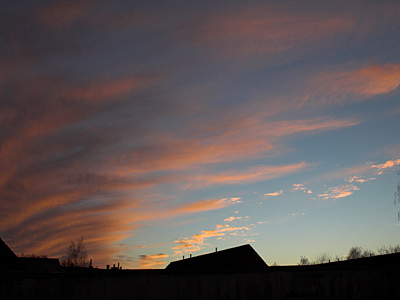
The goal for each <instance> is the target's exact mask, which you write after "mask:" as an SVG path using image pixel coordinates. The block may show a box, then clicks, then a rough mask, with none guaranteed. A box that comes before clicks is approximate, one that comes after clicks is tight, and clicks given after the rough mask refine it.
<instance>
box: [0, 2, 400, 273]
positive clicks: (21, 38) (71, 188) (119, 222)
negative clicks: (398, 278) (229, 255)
mask: <svg viewBox="0 0 400 300" xmlns="http://www.w3.org/2000/svg"><path fill="white" fill-rule="evenodd" d="M0 13H1V18H0V20H1V21H0V22H1V26H0V28H1V29H0V30H1V41H2V45H3V47H2V49H1V50H0V53H1V54H0V66H1V68H0V86H1V89H0V90H1V92H0V93H1V98H0V99H1V100H0V122H1V124H2V127H1V128H2V129H1V135H0V143H1V144H0V147H1V148H0V153H1V154H0V160H1V163H0V170H1V172H0V174H1V175H0V176H1V177H0V194H1V197H0V198H1V199H0V205H1V208H2V209H1V211H0V216H1V218H0V236H1V237H2V238H3V239H4V240H5V241H6V242H7V243H8V244H9V245H10V247H11V248H12V249H13V250H14V251H15V252H16V253H22V252H23V253H36V254H47V255H49V256H54V257H61V256H62V255H63V254H64V253H65V249H66V248H67V247H68V244H69V243H70V241H71V240H77V239H79V238H80V237H81V236H83V237H84V240H85V244H86V246H87V248H88V251H89V255H90V257H91V258H92V259H93V261H94V265H97V266H99V267H104V266H105V265H106V264H113V263H117V262H120V263H121V264H122V265H123V266H124V267H126V268H163V267H165V266H166V265H167V264H168V262H170V261H173V260H176V259H179V258H180V257H181V256H182V255H189V254H193V255H199V254H202V253H207V252H210V251H214V248H215V247H218V248H219V249H224V248H229V247H233V246H237V245H240V244H244V243H250V244H251V245H252V246H253V247H254V248H255V249H256V251H257V252H258V253H259V254H260V255H261V256H262V257H263V259H264V260H265V261H266V262H267V263H268V264H273V263H274V262H276V263H277V264H280V265H285V264H296V263H297V262H298V261H299V258H300V256H306V257H309V258H310V259H313V258H315V257H316V256H318V255H319V254H320V253H323V252H329V253H330V254H331V255H332V256H336V255H338V256H344V255H346V254H347V252H348V250H349V249H350V247H353V246H362V247H365V248H369V249H371V250H376V249H377V248H379V247H381V246H383V245H395V244H398V243H399V230H400V227H399V224H400V223H399V221H398V220H397V213H398V209H397V207H396V206H394V205H393V193H394V192H395V190H396V184H397V182H398V180H399V177H398V176H397V172H398V171H399V169H400V140H399V130H398V129H399V128H400V118H399V115H400V101H399V92H400V89H399V85H400V56H399V53H400V51H399V50H400V39H399V33H398V32H399V31H400V22H399V19H400V18H399V17H400V16H399V15H400V6H399V3H398V2H397V1H351V2H348V1H334V2H333V1H332V2H327V1H324V2H323V3H321V2H320V1H307V2H300V1H264V2H258V1H249V2H246V3H242V1H218V2H215V1H213V2H208V3H204V2H197V1H168V3H167V2H165V1H148V2H146V3H143V2H142V1H130V2H126V1H113V2H112V3H109V2H107V1H85V2H74V1H72V2H71V1H50V2H49V1H32V2H29V1H18V2H15V3H14V2H12V3H4V4H2V5H1V11H0Z"/></svg>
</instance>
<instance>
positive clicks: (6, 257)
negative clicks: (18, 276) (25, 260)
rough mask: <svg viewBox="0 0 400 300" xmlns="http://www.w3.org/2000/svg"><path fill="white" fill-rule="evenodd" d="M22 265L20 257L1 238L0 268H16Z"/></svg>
mask: <svg viewBox="0 0 400 300" xmlns="http://www.w3.org/2000/svg"><path fill="white" fill-rule="evenodd" d="M20 267H21V265H20V262H19V260H18V257H17V256H16V255H15V254H14V252H13V251H12V250H11V249H10V248H9V247H8V246H7V244H6V243H5V242H4V241H3V240H2V239H1V238H0V270H15V269H20Z"/></svg>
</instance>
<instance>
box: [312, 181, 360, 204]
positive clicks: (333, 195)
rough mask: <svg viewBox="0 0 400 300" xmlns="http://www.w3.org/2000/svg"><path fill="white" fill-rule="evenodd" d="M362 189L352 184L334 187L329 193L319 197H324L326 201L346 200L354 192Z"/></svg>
mask: <svg viewBox="0 0 400 300" xmlns="http://www.w3.org/2000/svg"><path fill="white" fill-rule="evenodd" d="M359 190H360V189H359V188H358V187H357V186H355V185H352V184H348V185H341V186H337V187H332V188H329V189H328V191H326V192H325V193H324V194H320V195H318V196H319V197H322V198H323V199H325V200H328V199H335V200H336V199H339V198H344V197H348V196H350V195H352V194H353V193H354V191H359Z"/></svg>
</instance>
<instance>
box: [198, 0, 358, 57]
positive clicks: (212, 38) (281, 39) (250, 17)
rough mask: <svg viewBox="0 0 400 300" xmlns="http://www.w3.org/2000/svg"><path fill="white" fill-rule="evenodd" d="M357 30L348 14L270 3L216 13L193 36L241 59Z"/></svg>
mask: <svg viewBox="0 0 400 300" xmlns="http://www.w3.org/2000/svg"><path fill="white" fill-rule="evenodd" d="M354 29H355V21H354V19H353V18H351V17H349V16H348V15H336V16H333V15H328V14H322V13H320V12H319V13H312V12H308V13H304V12H293V11H289V10H284V9H281V8H280V7H279V5H273V4H272V5H271V3H269V4H265V5H264V4H260V5H253V6H251V7H248V8H246V9H243V8H241V9H240V10H239V9H237V10H235V9H233V10H229V11H228V10H226V11H224V10H222V11H220V12H217V13H215V14H214V15H211V16H209V17H208V18H207V23H204V24H201V25H200V26H199V27H198V28H196V29H195V30H194V32H193V36H195V39H196V41H197V42H198V43H200V44H205V45H207V46H208V47H219V48H220V49H221V51H223V53H224V58H226V57H229V58H233V57H234V58H238V57H244V56H250V55H252V56H254V55H262V54H263V55H264V56H265V55H271V54H280V53H286V54H287V51H289V50H292V49H297V50H298V51H299V49H302V48H304V47H305V46H306V45H307V46H309V45H310V44H312V43H315V42H316V41H317V40H320V39H322V40H323V39H324V38H326V37H328V36H334V35H338V34H343V33H347V32H352V31H354ZM314 47H315V45H314Z"/></svg>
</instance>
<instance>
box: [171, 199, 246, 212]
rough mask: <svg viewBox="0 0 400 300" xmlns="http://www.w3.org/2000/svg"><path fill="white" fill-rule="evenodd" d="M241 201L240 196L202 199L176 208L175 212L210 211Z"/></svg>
mask: <svg viewBox="0 0 400 300" xmlns="http://www.w3.org/2000/svg"><path fill="white" fill-rule="evenodd" d="M240 202H241V201H240V198H224V199H210V200H202V201H198V202H194V203H188V204H184V205H182V206H180V207H178V208H176V209H174V210H173V213H177V214H188V213H195V212H202V211H209V210H214V209H220V208H224V207H227V206H230V205H232V204H236V203H240Z"/></svg>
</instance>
